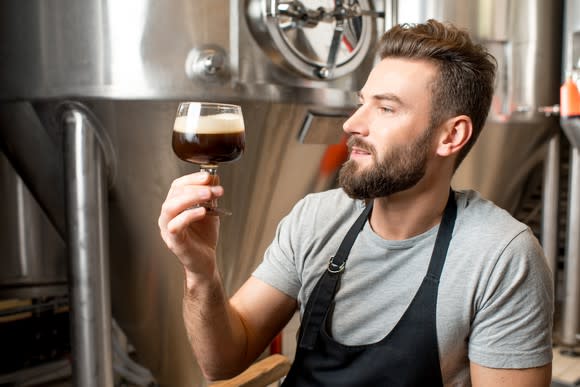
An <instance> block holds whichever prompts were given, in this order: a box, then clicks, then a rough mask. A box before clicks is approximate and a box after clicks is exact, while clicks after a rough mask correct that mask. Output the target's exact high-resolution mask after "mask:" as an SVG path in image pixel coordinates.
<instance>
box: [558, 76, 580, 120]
mask: <svg viewBox="0 0 580 387" xmlns="http://www.w3.org/2000/svg"><path fill="white" fill-rule="evenodd" d="M560 117H580V92H579V91H578V87H577V86H576V83H575V82H574V81H573V80H572V77H571V76H569V75H568V76H566V80H565V81H564V83H563V84H562V86H561V87H560Z"/></svg>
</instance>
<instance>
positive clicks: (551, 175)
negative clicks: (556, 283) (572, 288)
mask: <svg viewBox="0 0 580 387" xmlns="http://www.w3.org/2000/svg"><path fill="white" fill-rule="evenodd" d="M559 179H560V133H559V132H556V133H555V134H554V135H553V136H552V138H550V140H549V141H548V150H547V153H546V161H545V162H544V183H543V187H542V191H543V192H542V208H543V212H542V246H543V248H544V252H545V253H546V260H547V262H548V266H549V267H550V271H551V272H552V276H553V277H554V278H556V271H557V269H558V268H557V263H558V262H557V260H558V201H559V200H558V199H559V195H560V192H559V191H560V184H559Z"/></svg>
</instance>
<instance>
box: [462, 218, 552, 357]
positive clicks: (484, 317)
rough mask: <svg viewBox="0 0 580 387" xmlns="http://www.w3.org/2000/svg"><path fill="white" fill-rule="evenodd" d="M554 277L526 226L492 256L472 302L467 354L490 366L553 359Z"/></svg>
mask: <svg viewBox="0 0 580 387" xmlns="http://www.w3.org/2000/svg"><path fill="white" fill-rule="evenodd" d="M553 297H554V295H553V281H552V275H551V273H550V270H549V268H548V266H547V263H546V260H545V258H544V254H543V252H542V248H541V247H540V245H539V243H538V241H537V239H536V238H535V237H534V236H533V234H532V232H531V230H529V229H527V230H525V231H523V232H521V233H519V234H518V235H517V236H516V237H515V238H514V239H513V240H511V242H510V243H508V244H507V246H506V247H505V249H504V250H503V251H502V253H501V255H500V256H499V258H498V259H497V261H496V262H495V266H494V267H493V270H492V274H491V276H490V277H489V279H488V281H487V283H486V284H485V287H484V288H483V293H482V296H481V297H480V298H479V300H478V301H477V302H476V305H475V308H476V311H475V316H474V319H473V322H472V325H471V334H470V338H469V359H470V361H473V362H475V363H477V364H479V365H482V366H484V367H490V368H531V367H539V366H542V365H545V364H547V363H549V362H550V361H551V360H552V323H553V310H554V298H553Z"/></svg>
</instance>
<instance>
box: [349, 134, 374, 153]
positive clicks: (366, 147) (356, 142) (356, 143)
mask: <svg viewBox="0 0 580 387" xmlns="http://www.w3.org/2000/svg"><path fill="white" fill-rule="evenodd" d="M346 145H347V146H348V150H349V152H350V151H352V148H353V147H357V148H359V149H362V150H363V151H365V152H369V153H370V154H371V155H375V153H376V152H375V148H374V147H373V146H372V145H370V144H367V143H366V142H365V141H364V140H363V139H361V138H360V137H355V136H351V137H349V138H348V140H347V142H346Z"/></svg>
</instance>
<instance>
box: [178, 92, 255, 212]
mask: <svg viewBox="0 0 580 387" xmlns="http://www.w3.org/2000/svg"><path fill="white" fill-rule="evenodd" d="M172 144H173V151H174V152H175V154H176V155H177V157H179V158H180V159H182V160H184V161H187V162H190V163H194V164H197V165H199V166H200V171H206V172H208V173H209V175H210V179H211V181H210V184H211V185H217V184H218V183H219V176H218V175H217V168H218V163H226V162H231V161H235V160H238V159H239V158H240V157H241V155H242V153H243V151H244V148H245V129H244V118H243V116H242V109H241V107H240V106H238V105H230V104H223V103H211V102H182V103H180V104H179V107H178V108H177V115H176V118H175V124H174V125H173V139H172ZM201 206H203V207H205V208H206V209H207V214H209V215H231V212H230V211H228V210H226V209H223V208H220V207H218V205H217V199H214V200H210V201H207V202H205V203H202V204H201Z"/></svg>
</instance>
